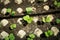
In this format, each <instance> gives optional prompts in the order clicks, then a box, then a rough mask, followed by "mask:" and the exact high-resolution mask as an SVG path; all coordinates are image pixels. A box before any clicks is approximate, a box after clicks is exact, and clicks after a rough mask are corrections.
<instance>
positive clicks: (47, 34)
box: [45, 30, 53, 37]
mask: <svg viewBox="0 0 60 40" xmlns="http://www.w3.org/2000/svg"><path fill="white" fill-rule="evenodd" d="M52 35H53V31H51V30H48V31H47V32H45V36H46V37H49V36H52Z"/></svg>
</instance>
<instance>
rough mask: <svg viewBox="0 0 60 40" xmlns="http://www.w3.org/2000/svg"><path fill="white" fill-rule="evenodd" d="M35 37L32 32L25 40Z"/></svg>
mask: <svg viewBox="0 0 60 40" xmlns="http://www.w3.org/2000/svg"><path fill="white" fill-rule="evenodd" d="M34 38H35V35H34V34H29V37H28V38H27V40H33V39H34Z"/></svg>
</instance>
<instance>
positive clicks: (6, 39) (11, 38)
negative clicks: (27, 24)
mask: <svg viewBox="0 0 60 40" xmlns="http://www.w3.org/2000/svg"><path fill="white" fill-rule="evenodd" d="M4 40H15V36H14V35H13V33H10V35H9V36H8V37H5V38H4Z"/></svg>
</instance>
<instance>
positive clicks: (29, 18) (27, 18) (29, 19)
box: [23, 15, 33, 23]
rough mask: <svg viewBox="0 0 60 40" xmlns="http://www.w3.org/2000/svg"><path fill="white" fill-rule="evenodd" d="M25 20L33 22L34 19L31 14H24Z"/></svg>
mask: <svg viewBox="0 0 60 40" xmlns="http://www.w3.org/2000/svg"><path fill="white" fill-rule="evenodd" d="M23 20H25V21H27V23H31V22H32V21H33V19H32V17H30V16H29V15H26V16H24V17H23Z"/></svg>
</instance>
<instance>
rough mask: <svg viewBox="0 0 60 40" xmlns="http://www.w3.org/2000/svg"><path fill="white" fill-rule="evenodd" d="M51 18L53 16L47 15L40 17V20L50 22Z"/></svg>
mask: <svg viewBox="0 0 60 40" xmlns="http://www.w3.org/2000/svg"><path fill="white" fill-rule="evenodd" d="M52 20H53V16H52V15H48V16H47V17H46V18H45V17H42V21H43V22H51V21H52Z"/></svg>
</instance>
